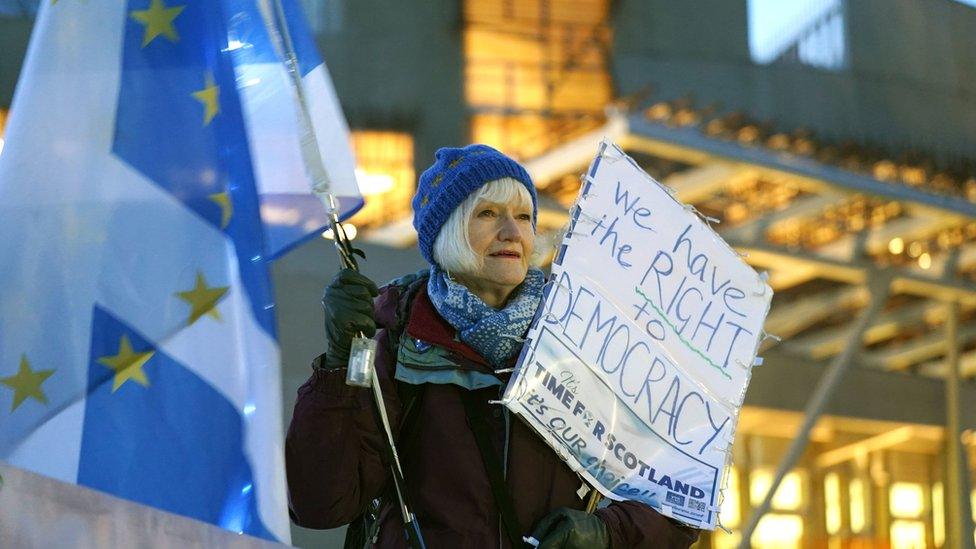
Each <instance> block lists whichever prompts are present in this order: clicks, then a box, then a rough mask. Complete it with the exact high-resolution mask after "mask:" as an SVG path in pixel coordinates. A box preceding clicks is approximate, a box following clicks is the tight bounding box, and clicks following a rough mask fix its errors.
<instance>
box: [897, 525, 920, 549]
mask: <svg viewBox="0 0 976 549" xmlns="http://www.w3.org/2000/svg"><path fill="white" fill-rule="evenodd" d="M925 546H926V545H925V523H924V522H922V521H918V520H896V521H894V522H892V523H891V549H921V548H923V547H925Z"/></svg>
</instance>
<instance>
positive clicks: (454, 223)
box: [434, 177, 535, 273]
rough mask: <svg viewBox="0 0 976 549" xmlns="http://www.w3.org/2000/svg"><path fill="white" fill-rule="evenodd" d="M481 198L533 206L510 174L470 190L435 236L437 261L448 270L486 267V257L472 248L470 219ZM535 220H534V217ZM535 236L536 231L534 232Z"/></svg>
mask: <svg viewBox="0 0 976 549" xmlns="http://www.w3.org/2000/svg"><path fill="white" fill-rule="evenodd" d="M481 200H487V201H489V202H496V203H498V204H517V206H518V207H519V208H529V209H531V208H532V195H531V194H529V190H528V189H526V188H525V185H523V184H522V183H521V182H520V181H518V180H516V179H513V178H511V177H503V178H501V179H496V180H494V181H491V182H489V183H486V184H485V185H482V186H481V188H480V189H478V190H477V191H474V192H473V193H471V194H469V195H468V197H467V198H465V199H464V201H463V202H461V203H460V204H459V205H458V207H457V208H454V211H453V212H451V215H450V217H448V218H447V221H446V222H444V225H443V226H442V227H441V230H440V232H438V233H437V238H436V239H434V261H435V262H436V263H437V265H438V266H439V267H440V268H441V269H444V270H445V271H447V272H448V273H475V272H478V271H480V270H481V269H482V267H484V258H482V257H480V256H478V255H477V254H476V253H474V250H472V249H471V240H470V239H469V237H468V220H470V219H471V215H472V214H473V213H474V209H475V206H477V205H478V202H479V201H481ZM533 221H535V220H534V219H533ZM532 237H533V238H535V234H533V235H532Z"/></svg>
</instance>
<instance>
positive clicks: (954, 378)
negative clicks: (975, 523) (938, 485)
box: [945, 301, 973, 549]
mask: <svg viewBox="0 0 976 549" xmlns="http://www.w3.org/2000/svg"><path fill="white" fill-rule="evenodd" d="M947 307H948V309H949V311H948V314H947V316H946V376H945V391H946V448H945V451H946V490H945V498H946V502H945V503H946V541H947V542H948V546H949V547H951V548H953V549H962V548H964V547H972V546H973V531H972V525H971V523H970V520H969V519H970V515H969V513H970V512H971V511H970V510H969V491H968V490H967V489H966V488H967V485H968V484H969V483H968V482H966V479H967V476H968V475H967V464H966V463H965V460H963V459H962V458H963V453H962V445H961V444H960V440H959V439H960V435H961V425H960V418H959V341H958V339H959V303H957V302H955V301H952V302H949V303H948V304H947Z"/></svg>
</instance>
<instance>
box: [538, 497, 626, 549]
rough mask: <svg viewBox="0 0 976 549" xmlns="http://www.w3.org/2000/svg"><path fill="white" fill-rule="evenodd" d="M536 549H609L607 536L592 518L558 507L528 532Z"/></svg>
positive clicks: (594, 517)
mask: <svg viewBox="0 0 976 549" xmlns="http://www.w3.org/2000/svg"><path fill="white" fill-rule="evenodd" d="M532 537H534V538H535V539H537V540H539V549H599V548H607V549H609V547H610V532H609V531H608V530H607V525H606V523H604V522H603V519H601V518H600V517H598V516H596V515H590V514H588V513H584V512H583V511H576V510H573V509H569V508H567V507H560V508H559V509H556V510H555V511H553V512H551V513H549V514H548V515H546V516H545V517H544V518H543V519H542V520H540V521H539V524H537V525H536V527H535V530H534V531H533V532H532Z"/></svg>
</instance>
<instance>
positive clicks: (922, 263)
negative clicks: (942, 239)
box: [918, 252, 932, 269]
mask: <svg viewBox="0 0 976 549" xmlns="http://www.w3.org/2000/svg"><path fill="white" fill-rule="evenodd" d="M918 266H919V267H921V268H923V269H929V268H931V267H932V256H931V255H929V253H928V252H925V253H923V254H922V255H920V256H918Z"/></svg>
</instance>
